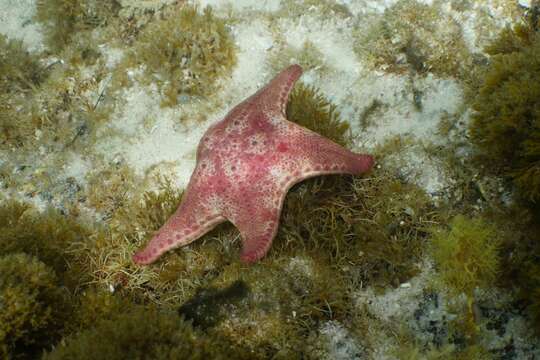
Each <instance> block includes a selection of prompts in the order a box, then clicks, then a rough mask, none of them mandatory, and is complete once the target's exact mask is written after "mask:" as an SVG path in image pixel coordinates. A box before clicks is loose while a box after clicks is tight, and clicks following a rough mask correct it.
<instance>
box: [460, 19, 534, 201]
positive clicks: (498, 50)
mask: <svg viewBox="0 0 540 360" xmlns="http://www.w3.org/2000/svg"><path fill="white" fill-rule="evenodd" d="M488 51H490V52H491V54H492V55H493V58H492V61H491V64H490V65H489V68H488V69H487V71H486V74H485V77H484V79H483V82H482V85H481V86H480V88H479V90H478V95H477V96H476V97H475V98H474V100H473V105H472V107H473V109H474V110H475V113H474V114H473V117H472V122H471V125H470V133H471V137H472V140H473V143H474V144H475V145H476V147H477V149H478V157H479V161H481V162H483V163H485V164H487V165H488V166H489V167H488V168H486V170H487V171H491V172H493V173H496V174H501V175H503V176H504V177H506V178H508V179H510V180H511V181H512V182H513V184H514V185H515V186H516V188H517V189H518V191H519V194H520V195H521V196H522V197H523V198H524V199H526V200H528V201H531V202H536V201H537V200H538V199H540V182H539V180H538V179H540V177H539V174H540V165H539V161H540V104H539V102H538V98H539V97H540V85H539V84H540V60H539V59H540V35H539V34H538V33H537V32H536V31H535V30H534V29H532V28H531V27H528V28H527V27H524V26H518V27H516V28H515V29H514V30H513V31H512V32H510V30H505V31H504V32H503V33H502V35H501V38H500V39H499V40H498V41H496V42H495V43H494V44H492V46H491V47H490V48H488Z"/></svg>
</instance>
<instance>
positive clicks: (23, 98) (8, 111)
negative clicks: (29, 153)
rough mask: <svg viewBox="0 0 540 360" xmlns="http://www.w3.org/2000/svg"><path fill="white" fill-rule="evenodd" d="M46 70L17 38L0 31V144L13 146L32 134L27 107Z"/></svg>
mask: <svg viewBox="0 0 540 360" xmlns="http://www.w3.org/2000/svg"><path fill="white" fill-rule="evenodd" d="M46 75H47V71H46V69H45V68H44V67H43V66H42V65H41V64H40V62H39V57H38V56H37V55H34V54H30V53H29V52H28V51H27V50H26V49H25V48H24V46H23V43H22V41H20V40H9V39H7V38H6V37H5V36H4V35H2V34H0V147H2V148H12V149H13V148H17V147H20V146H21V145H22V144H24V143H25V142H27V141H28V138H29V137H30V136H33V135H34V130H35V128H36V124H35V122H34V121H33V119H32V117H31V116H28V113H29V111H30V109H29V107H28V106H27V101H28V99H29V98H31V96H32V94H33V92H34V90H35V89H36V88H37V87H39V85H40V84H41V83H42V82H43V81H44V80H45V78H46Z"/></svg>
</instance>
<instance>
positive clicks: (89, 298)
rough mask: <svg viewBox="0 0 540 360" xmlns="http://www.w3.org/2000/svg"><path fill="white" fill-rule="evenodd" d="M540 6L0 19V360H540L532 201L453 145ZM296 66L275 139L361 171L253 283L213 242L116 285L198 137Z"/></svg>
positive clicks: (125, 3)
mask: <svg viewBox="0 0 540 360" xmlns="http://www.w3.org/2000/svg"><path fill="white" fill-rule="evenodd" d="M537 6H538V5H537V4H536V3H535V2H534V1H519V2H518V1H515V0H476V1H475V0H448V1H437V0H306V1H292V0H260V1H255V0H234V1H233V0H231V1H219V0H215V1H214V0H208V1H198V2H197V1H195V2H189V1H182V0H178V1H173V0H161V1H160V0H144V1H135V0H112V1H106V0H0V357H2V358H4V357H5V358H13V359H19V358H36V357H39V356H43V357H44V358H52V359H55V358H65V359H75V358H77V359H84V358H93V359H94V358H107V359H123V358H126V359H128V358H129V359H135V358H139V359H142V358H148V359H153V358H160V359H161V358H167V359H186V358H197V359H198V358H229V359H232V358H283V359H296V358H298V359H301V358H302V359H304V358H306V359H307V358H309V359H535V358H540V343H539V341H538V337H537V334H538V331H539V330H540V320H539V319H540V310H539V309H540V302H539V300H538V296H539V295H540V266H539V265H540V263H538V259H540V250H539V249H538V246H535V245H534V240H535V239H534V237H537V235H535V234H534V231H531V230H530V229H531V228H532V225H530V224H531V223H529V222H527V221H528V220H526V219H529V218H530V217H532V218H534V216H535V215H534V214H535V211H537V208H535V206H533V205H531V206H529V205H530V204H531V201H529V200H530V199H532V203H533V204H534V203H535V201H536V200H537V199H538V194H534V193H533V192H532V190H531V193H532V195H531V197H530V199H529V200H528V201H525V202H520V200H519V199H521V197H520V195H519V194H520V189H523V185H522V183H523V181H522V182H519V183H516V184H517V185H516V184H514V183H513V182H512V181H513V179H515V176H514V175H511V176H505V175H504V174H505V173H504V169H502V170H501V169H498V170H497V171H495V170H493V171H490V169H493V168H495V165H492V163H490V162H487V161H486V162H483V160H482V159H480V160H479V157H478V156H477V152H478V151H479V150H478V149H477V146H479V145H477V143H475V140H474V139H475V136H474V133H473V134H472V135H471V131H473V132H474V130H471V126H472V125H471V123H472V121H473V120H472V119H473V118H474V116H475V111H480V112H481V110H482V108H481V107H480V106H476V107H475V105H474V104H477V103H478V101H479V100H478V98H477V96H479V95H478V94H480V93H481V92H482V88H481V87H482V86H483V84H485V80H484V77H485V76H486V75H485V74H486V73H488V72H489V71H490V66H491V64H492V61H494V60H493V59H496V56H503V55H493V56H492V54H491V53H490V50H489V49H490V46H492V44H493V43H494V42H495V41H497V39H500V37H501V34H502V33H503V31H505V29H506V31H508V32H509V31H511V29H513V28H514V27H515V26H517V25H518V24H527V23H532V22H534V21H537V18H535V19H533V20H531V18H534V16H536V15H538V13H535V11H536V10H538V9H537ZM535 9H536V10H535ZM535 14H536V15H535ZM524 26H525V25H524ZM529 26H531V27H534V26H533V25H529ZM523 31H525V30H523ZM529 31H530V33H529V35H527V36H528V38H527V39H529V40H530V42H531V43H534V41H535V40H534V36H536V35H534V34H532V32H534V31H536V29H535V30H529ZM520 34H522V33H520ZM531 34H532V35H531ZM518 35H519V34H518ZM519 36H522V35H519ZM521 38H523V36H522V37H521ZM531 39H533V40H531ZM529 40H528V41H529ZM501 43H502V42H501ZM537 43H540V42H538V41H537ZM512 46H514V45H512ZM492 48H493V46H492ZM517 48H518V47H517V45H516V49H517ZM537 48H538V46H537ZM487 49H488V50H487ZM512 49H513V50H512V51H518V50H515V49H514V48H512ZM520 49H521V48H520ZM537 54H538V55H540V51H539V52H537ZM295 63H297V64H300V65H301V66H302V67H303V68H304V74H303V75H302V77H301V79H300V81H299V83H298V84H297V85H296V87H295V90H294V91H293V94H292V96H291V100H290V104H289V106H290V108H289V109H288V115H289V118H290V119H291V120H292V121H295V122H298V123H300V124H301V125H304V126H306V127H309V128H311V129H313V130H315V131H318V132H320V133H321V134H323V135H325V136H327V137H330V138H331V139H332V140H334V141H336V142H339V143H341V144H343V145H345V146H347V147H349V148H350V149H351V150H353V151H357V152H366V153H371V154H374V156H375V158H376V160H377V162H376V166H375V167H374V169H373V170H372V171H371V172H370V173H368V174H366V175H364V176H360V177H352V176H330V177H327V178H325V179H313V180H309V181H307V182H305V183H302V184H300V185H297V186H295V187H294V188H293V189H292V190H291V192H290V194H289V196H288V197H287V200H286V203H285V207H284V211H283V214H282V219H281V227H280V230H279V233H278V236H277V238H276V240H275V241H274V244H273V246H272V248H271V250H270V252H269V254H268V256H267V257H265V258H264V259H263V260H262V261H260V262H258V263H256V264H253V265H247V264H243V263H241V262H240V260H239V257H238V253H239V249H240V247H241V239H240V237H239V234H238V232H237V231H236V230H235V229H234V228H233V227H232V226H219V227H218V228H217V229H216V230H214V231H212V232H211V233H209V234H208V235H206V236H204V237H203V238H202V239H199V240H198V241H196V242H194V243H193V244H192V245H189V246H187V247H183V248H180V249H177V250H174V251H171V252H169V253H167V254H165V255H164V256H162V258H161V259H160V260H158V261H157V262H156V263H155V264H152V265H149V266H138V265H136V264H134V263H133V261H132V259H131V255H132V254H133V253H134V252H135V251H136V250H137V249H139V248H141V247H142V246H143V245H144V244H145V243H146V242H147V241H148V240H149V238H150V237H151V235H152V233H153V232H154V231H155V230H157V229H158V228H159V227H160V226H161V225H162V224H163V223H164V222H165V220H166V219H167V217H168V216H169V215H170V214H171V213H172V212H173V211H174V210H175V208H176V206H177V205H178V203H179V202H180V200H181V194H182V190H183V188H184V187H185V186H186V184H187V182H188V180H189V177H190V175H191V172H192V170H193V169H194V166H195V155H196V147H197V144H198V141H199V139H200V138H201V136H202V134H203V133H204V131H205V130H206V129H207V128H208V127H209V126H210V125H211V124H213V123H215V122H216V121H218V120H220V119H221V118H222V117H223V116H224V115H225V114H226V113H227V112H228V111H229V110H230V109H231V108H232V107H233V106H234V105H235V104H237V103H239V102H240V101H242V100H243V99H245V98H246V97H247V96H249V95H251V94H252V93H254V92H255V91H256V90H257V89H259V88H260V87H261V86H263V85H264V84H265V83H266V82H267V81H268V80H270V79H271V78H272V77H273V76H274V75H275V74H277V73H278V72H279V71H280V70H281V69H283V68H285V67H286V66H288V65H290V64H295ZM508 66H510V65H508ZM531 66H532V65H531ZM535 66H536V65H535ZM536 71H537V72H536V75H535V76H538V74H539V73H540V72H538V69H536ZM531 73H532V70H531ZM527 76H529V75H526V76H525V77H527ZM531 76H532V75H531ZM531 79H534V77H531ZM536 79H538V77H536ZM492 81H495V80H493V78H492ZM531 81H533V80H531ZM486 86H487V85H486ZM509 91H510V90H509ZM516 91H517V90H516ZM524 96H525V95H524ZM497 101H498V100H497ZM503 101H506V99H505V100H503ZM515 104H516V105H515V106H516V107H517V106H524V105H523V104H521V103H520V101H516V103H515ZM527 104H529V105H530V101H529V102H528V103H527ZM531 106H532V107H533V108H536V109H538V100H537V101H536V103H535V102H534V100H533V102H532V105H531ZM479 109H480V110H479ZM523 114H524V115H523V116H532V115H530V114H531V113H530V112H523ZM536 114H537V115H536V116H537V118H538V117H540V115H538V114H540V111H538V112H537V113H536ZM538 126H540V122H539V123H538ZM538 129H540V128H536V130H534V131H536V132H537V133H538V132H539V131H540V130H538ZM538 139H540V135H539V137H538ZM484 150H485V149H484ZM488 152H489V151H488ZM539 156H540V155H539ZM538 163H540V160H538ZM495 164H496V162H495ZM536 166H538V165H536ZM538 174H540V171H539V172H538ZM520 179H521V178H520ZM531 182H534V181H531ZM535 186H537V188H538V185H537V184H536V185H535ZM521 192H522V193H527V192H526V191H523V190H521ZM516 194H517V195H516ZM516 204H518V205H516ZM523 214H526V215H523ZM530 214H532V215H530ZM536 214H538V212H536ZM531 221H533V220H531ZM531 233H532V235H531ZM523 244H527V246H525V245H523ZM528 244H533V245H530V246H529V245H528Z"/></svg>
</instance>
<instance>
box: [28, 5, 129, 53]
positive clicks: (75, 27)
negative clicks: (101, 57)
mask: <svg viewBox="0 0 540 360" xmlns="http://www.w3.org/2000/svg"><path fill="white" fill-rule="evenodd" d="M119 10H120V4H119V3H118V2H117V1H116V0H113V1H110V0H42V1H39V2H38V6H37V13H36V19H37V20H38V21H40V22H42V23H43V25H44V26H45V35H46V41H47V45H48V46H49V47H50V48H51V49H52V50H54V51H60V50H62V48H63V47H64V46H66V45H67V44H69V42H70V41H71V39H72V37H73V35H74V34H76V33H77V32H80V31H85V30H91V29H94V28H96V27H98V26H103V25H105V24H107V22H109V21H110V20H111V19H112V18H114V17H115V16H116V15H117V13H118V11H119Z"/></svg>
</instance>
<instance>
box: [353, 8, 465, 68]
mask: <svg viewBox="0 0 540 360" xmlns="http://www.w3.org/2000/svg"><path fill="white" fill-rule="evenodd" d="M440 6H441V5H440V4H437V3H435V4H433V5H427V4H424V3H422V2H419V1H416V0H400V1H398V2H396V3H395V4H394V5H392V6H391V7H389V8H387V9H386V10H385V11H384V14H383V15H382V16H381V17H380V18H378V19H376V20H374V21H372V23H371V25H370V26H369V28H368V30H367V31H366V32H362V33H360V32H359V33H358V36H357V41H356V42H355V48H354V50H355V52H356V53H357V54H358V55H360V56H362V57H363V58H364V59H366V60H367V61H368V62H369V63H371V64H372V66H375V67H382V68H384V69H385V70H386V71H390V72H398V73H404V72H405V73H407V72H409V71H411V70H412V71H414V72H415V73H420V74H424V73H427V72H431V73H433V74H436V75H438V76H452V77H458V78H459V77H461V76H463V75H464V74H465V71H464V70H465V69H466V67H467V66H468V59H469V57H470V54H469V51H468V49H467V46H466V44H465V42H464V40H463V38H462V33H461V27H460V26H459V24H458V23H457V22H456V21H455V20H454V19H452V17H451V16H449V15H446V16H442V17H441V13H442V11H441V9H439V8H438V7H440Z"/></svg>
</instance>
